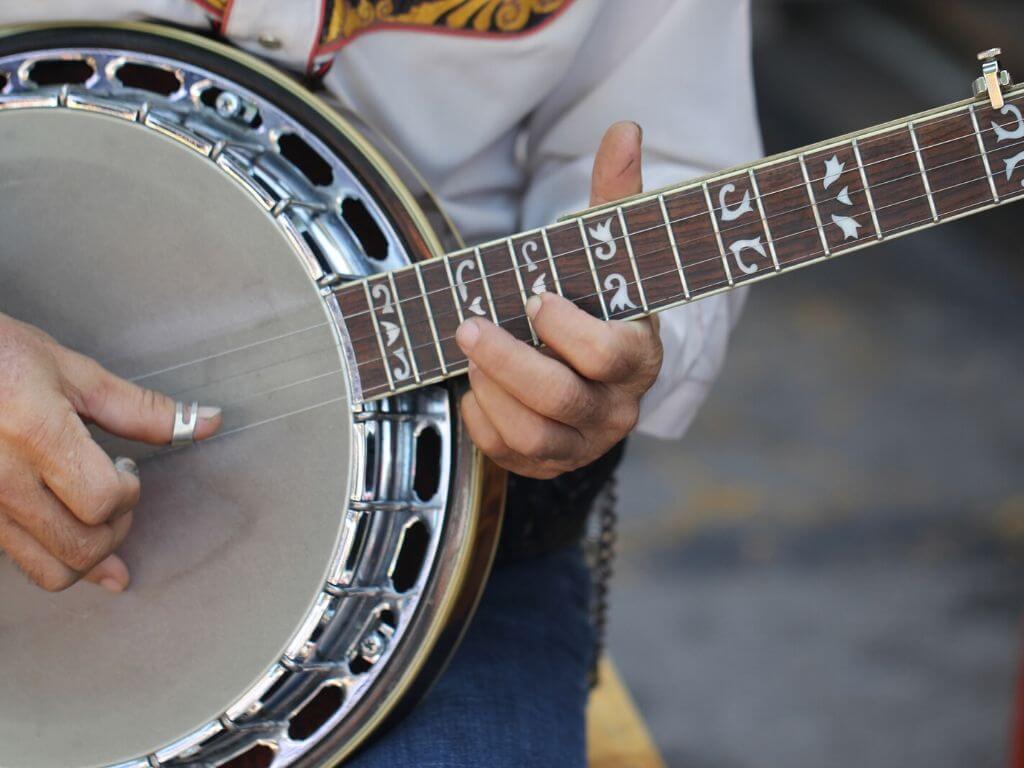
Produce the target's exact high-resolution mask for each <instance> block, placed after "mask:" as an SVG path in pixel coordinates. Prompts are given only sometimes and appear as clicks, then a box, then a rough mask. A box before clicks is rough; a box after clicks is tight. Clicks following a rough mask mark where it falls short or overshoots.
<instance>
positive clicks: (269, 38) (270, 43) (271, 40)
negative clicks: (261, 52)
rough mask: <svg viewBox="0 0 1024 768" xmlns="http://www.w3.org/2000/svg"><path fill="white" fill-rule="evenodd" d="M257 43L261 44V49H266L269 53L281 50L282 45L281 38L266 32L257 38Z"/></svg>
mask: <svg viewBox="0 0 1024 768" xmlns="http://www.w3.org/2000/svg"><path fill="white" fill-rule="evenodd" d="M257 42H258V43H259V44H260V47H261V48H265V49H266V50H268V51H277V50H280V48H281V45H282V43H281V38H280V37H278V36H277V35H271V34H269V33H267V32H264V33H263V34H262V35H260V36H259V37H258V38H257Z"/></svg>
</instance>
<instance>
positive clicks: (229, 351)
mask: <svg viewBox="0 0 1024 768" xmlns="http://www.w3.org/2000/svg"><path fill="white" fill-rule="evenodd" d="M986 130H992V129H986ZM961 138H965V137H961ZM954 140H955V139H954ZM943 143H945V142H943ZM1021 144H1024V142H1015V143H1011V144H1009V145H1007V147H1006V148H1012V147H1015V146H1018V145H1021ZM926 148H927V147H926ZM976 157H981V155H980V154H977V155H971V156H969V157H966V158H960V159H958V160H955V161H952V162H951V163H947V164H946V165H953V164H956V163H960V162H965V161H967V160H970V159H973V158H976ZM877 162H883V161H877ZM869 165H870V164H869ZM941 167H944V166H936V167H934V168H932V169H930V170H932V171H935V170H938V169H939V168H941ZM917 175H919V174H918V173H912V174H908V175H906V176H902V177H898V178H895V179H891V180H889V181H887V182H883V183H882V184H879V185H876V186H875V187H873V188H874V189H877V188H878V187H880V186H883V185H884V184H889V183H895V182H898V181H901V180H904V179H907V178H912V177H914V176H917ZM997 175H998V173H993V174H992V175H991V176H988V175H987V174H986V175H983V176H981V177H978V178H975V179H970V180H968V181H966V182H961V183H960V184H956V185H953V186H952V187H947V188H945V189H938V190H933V191H932V194H933V195H934V194H937V193H940V192H945V191H948V190H950V189H953V188H955V187H957V186H962V185H963V184H969V183H974V182H975V181H979V180H981V179H982V178H994V177H995V176H997ZM800 186H803V185H800ZM792 188H797V187H792ZM792 188H790V189H792ZM782 191H784V190H777V191H775V192H770V193H768V194H769V195H771V194H777V193H778V192H782ZM925 196H926V195H918V196H915V197H912V198H908V199H906V200H900V201H897V202H895V203H891V204H889V205H887V206H882V207H880V208H877V209H875V210H876V211H881V210H884V209H885V208H889V207H893V206H897V205H903V204H905V203H907V202H911V201H913V200H917V199H920V198H922V197H925ZM754 197H755V198H756V199H763V198H764V197H767V195H762V196H760V197H758V196H756V195H755V196H754ZM832 199H834V198H827V199H826V200H824V201H822V202H828V201H830V200H832ZM810 207H812V206H810V205H806V206H801V207H797V208H794V209H791V210H788V211H783V212H781V213H778V214H774V215H773V216H768V217H765V218H766V220H769V221H770V220H771V219H772V218H777V217H780V216H785V215H789V214H791V213H795V212H799V211H801V210H806V209H808V208H810ZM713 210H718V209H717V208H713ZM705 215H707V214H706V212H703V211H702V212H701V213H700V214H696V216H698V217H701V216H705ZM690 218H694V216H687V217H682V218H679V219H674V220H671V221H670V222H669V223H671V224H675V223H678V222H680V221H684V220H686V219H690ZM664 226H665V225H664V224H659V225H658V226H656V227H650V228H648V229H643V230H637V231H636V232H632V233H630V234H629V237H635V236H636V235H639V234H643V233H644V232H648V231H653V230H660V229H663V228H664ZM744 227H745V225H739V226H736V227H727V228H724V229H721V230H720V232H721V234H723V235H725V234H727V233H728V232H730V231H732V230H734V229H740V228H744ZM816 229H817V228H816V227H815V228H811V229H807V230H801V231H800V232H796V233H793V234H791V235H787V236H784V237H782V238H773V242H775V243H778V242H781V241H782V240H785V239H786V238H788V237H797V236H799V235H803V234H806V233H808V232H811V231H814V230H816ZM626 237H627V235H625V234H623V235H620V236H618V237H614V238H612V240H611V242H618V241H620V240H625V238H626ZM710 237H711V236H709V235H704V236H701V237H697V238H692V239H690V240H686V241H677V242H676V247H677V248H680V247H685V246H687V245H689V244H691V243H694V242H699V241H703V240H708V239H710ZM583 250H585V249H575V250H574V251H569V252H567V253H561V254H557V255H555V256H554V257H553V258H554V259H555V260H557V259H558V258H561V257H564V256H570V255H573V254H576V253H580V252H582V251H583ZM668 250H669V249H667V248H658V249H655V250H654V251H649V252H646V253H643V254H638V255H637V257H645V256H653V255H655V254H658V255H662V254H664V253H665V252H667V251H668ZM718 260H720V256H714V257H710V258H708V259H704V260H701V261H696V262H691V263H690V264H687V265H686V266H687V267H697V266H700V265H701V264H706V263H711V262H716V261H718ZM513 269H514V267H513V268H509V269H506V270H500V271H498V272H494V273H492V274H491V275H490V276H489V277H494V276H497V275H500V274H504V273H507V272H511V271H513ZM674 271H675V270H668V271H666V272H662V273H658V274H655V275H647V276H644V277H643V278H642V280H650V279H654V278H657V277H661V276H664V275H667V274H671V273H672V272H674ZM587 274H590V273H589V272H588V271H584V272H578V273H574V274H570V275H559V278H560V280H569V279H572V278H574V277H579V276H581V275H587ZM484 279H485V278H483V277H478V278H471V279H470V280H467V281H464V283H463V284H465V285H469V284H473V283H476V282H481V281H483V280H484ZM636 284H637V281H635V280H632V281H630V280H627V281H626V285H627V286H635V285H636ZM449 290H451V289H450V287H447V286H446V287H445V288H442V289H436V290H434V291H428V292H427V293H426V294H425V295H426V296H429V295H431V294H433V293H446V292H448V291H449ZM516 295H520V294H519V292H518V291H517V292H515V293H510V294H505V295H500V296H496V297H494V301H497V300H499V299H503V298H511V297H513V296H516ZM597 295H598V294H597V292H594V293H591V294H588V295H585V296H580V297H578V299H577V300H580V299H587V298H593V297H595V296H597ZM422 298H423V297H422V296H415V297H412V298H406V299H399V298H398V297H396V303H399V304H402V303H407V302H410V301H422ZM312 306H314V305H312V304H311V305H310V307H312ZM299 311H305V310H299ZM370 311H372V310H364V311H362V312H357V313H353V315H351V316H349V317H358V316H360V315H363V314H368V313H369V312H370ZM455 314H457V312H456V311H454V310H453V311H446V312H439V313H436V316H437V317H439V318H440V317H447V316H452V315H455ZM522 317H525V315H518V316H515V317H512V318H508V319H507V320H506V322H508V321H511V320H516V319H520V318H522ZM328 325H330V322H329V321H323V322H320V323H316V324H313V325H310V326H306V327H304V328H299V329H296V330H293V331H288V332H285V333H282V334H277V335H275V336H272V337H268V338H266V339H262V340H258V341H254V342H250V343H247V344H243V345H240V346H237V347H233V348H231V349H227V350H224V351H222V352H216V353H211V354H208V355H205V356H202V357H199V358H195V359H193V360H188V361H185V362H182V363H178V364H175V365H171V366H167V367H164V368H161V369H157V370H154V371H150V372H147V373H144V374H140V375H137V376H134V377H132V378H131V379H130V381H132V382H136V383H137V382H141V381H145V380H147V379H150V378H153V377H156V376H158V375H162V374H166V373H170V372H173V371H177V370H181V369H185V368H190V367H194V366H198V365H202V364H204V363H208V362H210V361H212V360H214V359H217V358H220V357H224V356H227V355H231V354H235V353H238V352H243V351H246V350H251V349H254V348H256V347H259V346H262V345H266V344H271V343H274V342H277V341H287V340H289V339H292V338H294V337H295V336H297V335H301V334H303V333H307V332H310V331H313V330H316V329H319V328H323V327H325V326H328ZM369 338H373V337H372V336H366V337H360V338H357V339H351V340H350V343H352V344H356V343H358V342H360V341H365V340H367V339H369ZM449 338H450V337H446V338H444V339H439V341H447V340H449ZM432 343H433V342H431V345H432ZM424 346H427V345H419V346H415V347H413V348H412V350H410V351H415V350H416V349H420V348H422V347H424ZM330 348H331V347H328V348H326V349H330ZM379 360H380V357H379V356H378V357H376V358H368V359H365V360H364V361H363V362H362V363H361V364H362V365H366V364H370V363H374V362H378V361H379ZM282 362H288V361H287V360H286V361H280V362H276V363H271V364H269V365H268V366H265V367H270V366H272V365H279V364H281V363H282ZM256 370H259V369H256ZM252 372H254V371H247V372H244V373H252ZM239 375H244V374H239ZM229 378H230V377H229ZM212 383H216V382H208V383H206V384H204V385H202V387H205V386H209V385H210V384H212ZM202 387H197V389H201V388H202ZM174 394H182V392H178V393H173V394H172V395H171V396H174Z"/></svg>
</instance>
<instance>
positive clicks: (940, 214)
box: [334, 88, 1024, 402]
mask: <svg viewBox="0 0 1024 768" xmlns="http://www.w3.org/2000/svg"><path fill="white" fill-rule="evenodd" d="M1022 109H1024V88H1018V89H1016V90H1013V91H1010V92H1008V93H1007V94H1006V105H1005V107H1004V108H1003V109H1002V110H998V111H997V110H994V109H993V108H992V107H991V106H990V105H989V103H988V101H987V100H985V101H983V100H972V101H969V102H962V103H960V104H956V105H953V106H950V107H946V108H943V109H940V110H935V111H932V112H929V113H923V114H921V115H916V116H914V117H912V118H908V119H906V120H903V121H898V122H896V123H890V124H887V125H884V126H880V127H877V128H873V129H869V130H867V131H863V132H861V133H858V134H853V135H849V136H845V137H843V138H841V139H836V140H834V141H830V142H827V143H823V144H818V145H815V146H813V147H807V148H805V149H802V150H799V151H797V152H794V153H790V154H786V155H779V156H776V157H774V158H770V159H768V160H763V161H761V162H759V163H756V164H753V165H750V166H746V167H742V168H736V169H733V170H730V171H726V172H724V173H721V174H718V175H715V176H713V177H709V178H706V179H701V180H698V181H694V182H690V183H687V184H684V185H681V186H678V187H674V188H671V189H665V190H661V191H659V192H652V193H646V194H644V195H641V196H638V197H635V198H631V199H628V200H623V201H620V202H618V203H616V204H611V205H607V206H603V207H600V208H595V209H592V210H589V211H585V212H583V213H582V214H579V215H578V216H574V217H572V218H569V219H566V220H563V221H561V222H559V223H557V224H553V225H551V226H548V227H544V228H542V229H538V230H534V231H530V232H523V233H520V234H518V235H514V236H512V237H509V238H506V239H502V240H496V241H493V242H489V243H484V244H482V245H480V246H478V247H474V248H467V249H465V250H462V251H457V252H455V253H450V254H447V255H445V256H443V257H439V258H435V259H431V260H429V261H425V262H420V263H418V264H414V265H412V266H410V267H406V268H402V269H398V270H395V271H393V272H388V273H383V274H380V275H375V276H373V277H370V278H367V279H365V280H359V281H356V282H352V283H348V284H346V285H344V286H342V287H341V288H338V289H337V290H336V291H335V292H334V295H335V297H336V298H337V302H338V306H339V309H340V311H341V315H342V317H343V319H344V322H345V325H346V328H347V331H348V339H347V342H348V343H349V345H350V348H351V353H352V357H353V358H354V361H355V363H356V367H357V371H358V381H357V388H358V389H359V390H360V391H359V392H357V393H355V394H356V395H357V397H356V401H357V402H358V401H359V400H362V401H370V400H375V399H377V398H380V397H386V396H388V395H391V394H395V393H398V392H402V391H405V390H409V389H414V388H416V387H420V386H423V385H426V384H430V383H433V382H437V381H441V380H443V379H446V378H449V377H451V376H456V375H459V374H461V373H464V372H465V370H466V358H465V356H464V355H463V354H462V352H461V350H460V349H459V347H458V346H457V345H456V343H455V331H456V329H457V328H458V326H459V323H460V322H462V320H463V319H465V318H467V317H473V316H480V317H485V318H487V319H489V320H491V321H492V322H495V323H497V324H499V325H500V326H501V327H503V328H505V329H506V330H508V331H509V332H510V333H512V334H513V335H514V336H515V337H516V338H518V339H521V340H522V341H525V342H527V343H532V344H536V343H537V338H536V336H535V335H534V333H533V330H532V328H531V327H530V323H529V321H528V319H527V317H526V314H525V311H524V308H525V304H526V300H527V299H528V298H529V296H530V294H531V293H540V292H542V291H555V292H557V293H559V294H560V295H562V296H564V297H566V298H568V299H570V300H572V301H573V302H575V303H576V304H577V305H578V306H580V307H582V308H583V309H584V310H586V311H587V312H589V313H590V314H592V315H595V316H597V317H601V318H604V319H616V320H628V319H631V318H636V317H642V316H644V315H646V314H649V313H652V312H657V311H660V310H663V309H668V308H670V307H674V306H676V305H678V304H681V303H685V302H688V301H695V300H697V299H700V298H703V297H705V296H709V295H711V294H714V293H718V292H721V291H725V290H729V289H731V288H733V287H735V286H738V285H743V284H744V283H750V282H754V281H755V280H761V279H764V278H767V277H771V276H773V275H776V274H779V273H780V272H786V271H789V270H792V269H796V268H798V267H802V266H805V265H807V264H811V263H814V262H817V261H822V260H826V259H828V258H830V257H832V256H836V255H838V254H841V253H846V252H848V251H853V250H856V249H859V248H864V247H867V246H870V245H873V244H875V243H878V242H881V241H884V240H889V239H892V238H894V237H899V236H902V235H905V234H908V233H910V232H914V231H916V230H918V229H922V228H925V227H930V226H934V225H936V224H939V223H943V222H947V221H951V220H953V219H956V218H959V217H961V216H965V215H968V214H972V213H977V212H979V211H982V210H985V209H987V208H991V207H993V206H996V205H1001V204H1003V203H1006V202H1010V201H1012V200H1014V199H1019V198H1021V197H1024V114H1022V111H1021V110H1022Z"/></svg>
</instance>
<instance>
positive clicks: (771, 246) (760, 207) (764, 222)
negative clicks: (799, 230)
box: [747, 168, 780, 272]
mask: <svg viewBox="0 0 1024 768" xmlns="http://www.w3.org/2000/svg"><path fill="white" fill-rule="evenodd" d="M747 175H748V176H749V177H750V188H751V189H752V190H753V191H754V199H755V200H756V201H757V212H758V213H759V214H760V215H761V226H762V227H764V234H765V237H767V238H768V252H769V253H770V254H771V255H772V264H773V265H774V266H775V271H776V272H778V271H779V269H780V267H779V257H778V255H777V254H776V253H775V240H774V239H773V238H772V230H771V228H770V227H769V226H768V217H767V216H765V215H764V204H763V203H762V202H761V189H760V187H758V185H757V178H755V175H754V169H753V168H751V169H750V170H748V171H747Z"/></svg>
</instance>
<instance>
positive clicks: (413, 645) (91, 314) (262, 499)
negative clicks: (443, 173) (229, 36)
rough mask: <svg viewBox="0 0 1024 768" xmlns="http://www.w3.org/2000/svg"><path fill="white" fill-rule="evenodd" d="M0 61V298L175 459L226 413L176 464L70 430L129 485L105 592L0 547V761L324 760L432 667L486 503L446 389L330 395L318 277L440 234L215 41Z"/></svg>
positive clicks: (343, 273)
mask: <svg viewBox="0 0 1024 768" xmlns="http://www.w3.org/2000/svg"><path fill="white" fill-rule="evenodd" d="M0 73H2V75H0V77H2V81H0V83H2V85H3V89H2V91H0V144H2V145H3V148H2V149H0V174H2V176H3V178H4V180H5V185H4V190H3V191H0V209H3V212H2V213H0V227H2V229H3V231H4V237H5V247H4V249H3V251H2V253H0V273H2V274H4V275H5V276H8V277H10V278H11V279H6V278H5V280H4V281H3V282H2V283H0V306H2V307H3V308H4V311H5V312H7V313H10V314H11V315H12V316H15V317H18V318H19V319H22V320H25V321H28V322H31V323H33V324H36V325H38V326H39V327H41V328H43V329H45V330H46V331H47V332H49V333H50V334H51V335H53V336H55V337H56V338H58V339H60V340H61V341H62V342H63V343H65V344H68V345H69V346H72V347H74V348H76V349H78V350H79V351H82V352H84V353H86V354H89V355H91V356H93V357H95V358H96V359H98V360H100V361H101V362H103V363H105V364H107V365H108V366H109V367H111V368H112V369H113V370H115V371H117V372H118V373H120V374H121V375H123V376H125V377H127V378H131V379H134V380H136V381H139V382H140V383H141V384H143V385H145V386H148V387H152V388H155V389H160V390H162V391H164V392H167V393H168V394H172V395H173V396H174V397H175V399H179V400H181V401H182V402H180V403H179V405H178V412H177V414H176V417H175V441H174V442H175V445H181V444H191V442H192V433H193V430H194V427H195V423H196V417H197V405H196V402H195V401H196V400H203V401H206V402H216V403H223V404H224V405H225V424H224V428H223V429H222V432H221V437H219V438H217V439H215V440H213V441H211V442H209V443H208V444H207V443H204V444H202V445H198V446H195V447H190V448H188V449H187V450H177V451H172V452H169V453H165V454H158V455H155V456H149V455H145V454H141V455H140V454H138V453H137V451H138V450H139V447H138V446H133V445H131V444H128V443H122V442H111V441H109V438H107V440H106V442H105V441H104V438H103V437H99V436H98V439H99V440H100V442H101V444H102V445H103V446H104V448H106V449H107V450H108V451H109V452H110V453H111V455H112V456H113V455H118V456H127V457H131V458H135V459H136V460H137V461H138V463H139V464H140V466H141V468H142V473H143V477H144V479H145V484H146V493H145V495H146V498H145V499H144V501H143V502H142V504H141V505H140V507H139V510H138V515H137V517H136V526H135V530H134V531H133V535H132V537H131V538H132V541H131V542H130V543H129V544H128V545H127V546H126V548H125V551H124V556H125V558H126V559H127V560H128V562H129V563H130V564H131V566H132V570H133V572H134V573H135V581H134V583H133V587H132V589H131V590H129V592H128V593H126V594H125V595H123V596H121V597H122V598H123V599H108V597H107V596H105V595H102V594H99V591H98V590H91V589H90V588H89V587H88V586H85V587H76V588H74V589H72V590H69V591H68V592H66V593H63V594H58V595H47V594H45V593H42V592H41V591H40V590H38V589H36V588H34V587H31V586H29V585H28V584H27V583H26V581H25V579H24V578H23V577H22V576H21V575H20V574H19V573H17V572H16V570H15V569H14V567H13V565H12V564H11V563H10V562H8V561H4V560H0V657H2V658H3V659H4V661H3V662H2V663H0V672H2V676H3V678H4V684H3V696H0V766H3V768H68V767H69V766H75V768H86V767H88V768H94V767H97V768H98V767H99V766H114V765H116V766H118V768H152V767H153V766H179V765H197V766H198V765H202V766H236V767H242V766H245V767H246V768H252V767H254V766H271V765H272V766H284V765H320V764H323V763H324V762H328V761H336V760H339V759H341V758H342V757H343V756H344V755H345V754H347V753H348V752H349V751H351V749H353V748H354V747H355V746H356V745H358V744H359V743H360V742H361V741H362V740H363V739H364V738H365V737H366V735H367V734H368V733H370V731H371V730H373V729H375V728H377V727H379V726H380V724H381V722H382V721H383V720H384V719H385V717H386V716H388V715H391V714H394V712H395V710H396V704H397V702H398V701H399V700H402V701H403V702H405V703H406V705H408V702H409V701H410V700H411V698H415V695H416V693H417V691H421V690H423V689H424V688H425V686H426V685H427V684H428V682H429V679H430V677H431V675H432V674H434V673H436V671H437V670H438V669H439V668H440V667H441V666H442V665H443V663H444V659H445V651H444V649H446V648H450V647H451V646H452V644H453V643H454V641H455V640H456V639H457V638H458V636H459V635H460V632H461V628H462V625H463V623H464V622H465V620H466V618H467V616H468V614H469V612H470V611H471V609H472V607H473V605H474V604H475V601H476V597H477V595H476V591H477V590H479V588H480V586H481V584H482V582H483V576H482V573H481V571H482V570H484V569H486V567H487V566H488V563H489V559H490V557H491V555H492V553H493V549H494V545H495V542H496V534H497V530H498V518H499V517H500V509H501V494H502V492H503V487H504V486H503V483H502V479H501V475H500V473H498V472H496V471H495V470H494V469H493V468H490V467H487V466H485V465H484V464H483V461H482V459H481V457H480V456H479V455H478V454H477V453H476V452H475V450H474V449H473V448H472V446H471V444H470V442H469V441H468V439H467V438H466V437H465V436H464V435H463V434H462V432H461V430H460V428H459V425H458V422H457V419H456V418H455V416H454V407H455V406H454V402H455V401H454V399H453V398H454V396H455V394H457V390H456V389H454V388H452V387H446V386H434V387H430V388H424V389H422V390H420V391H418V392H415V393H409V394H406V395H401V396H398V397H395V398H392V399H390V400H388V401H386V402H380V403H373V404H366V405H351V404H350V402H349V401H350V400H351V397H350V392H349V389H348V383H347V376H346V366H347V365H348V364H349V360H348V359H347V356H346V353H345V346H344V344H342V343H341V339H340V329H339V327H338V325H337V316H336V312H335V311H334V309H333V308H332V301H331V300H330V295H331V294H330V287H331V286H333V285H337V284H339V283H341V282H342V281H343V280H350V279H352V278H355V277H359V276H363V275H367V274H370V273H372V272H376V271H380V270H382V269H389V268H394V267H398V266H402V265H404V264H407V263H409V261H410V260H415V259H423V258H428V257H431V256H435V255H438V254H440V253H443V248H445V247H451V246H452V245H454V244H455V243H456V242H457V241H456V240H454V236H453V234H452V233H451V232H450V231H448V230H446V229H444V228H435V227H436V222H437V221H441V217H440V216H436V215H434V214H429V215H431V216H433V218H434V219H435V220H436V221H435V222H432V223H428V221H427V216H428V214H427V213H424V212H423V211H424V210H429V206H430V205H431V202H430V200H429V199H428V197H427V196H426V195H425V193H423V191H422V190H420V189H416V188H414V187H412V188H411V187H408V186H406V184H405V183H404V182H403V181H402V179H401V178H400V177H399V176H398V175H397V172H396V171H394V170H392V169H393V168H394V167H396V166H398V167H400V166H401V162H400V160H398V159H396V158H392V159H391V162H390V163H389V162H388V161H387V160H385V159H384V158H383V156H382V155H381V154H380V153H379V152H378V150H376V149H375V148H374V147H373V146H371V145H370V144H369V143H368V141H367V139H366V138H365V137H366V136H367V135H368V132H367V131H366V130H365V128H363V129H360V130H359V131H357V130H356V129H355V128H353V127H352V126H351V124H350V123H349V122H348V121H347V120H346V119H345V118H344V117H342V116H341V115H340V113H339V112H338V111H337V110H336V109H333V108H330V107H328V106H326V105H325V104H323V103H322V102H321V101H320V100H319V99H315V98H313V97H311V96H309V95H308V94H307V93H306V92H305V90H304V89H303V88H302V87H301V86H299V85H298V84H296V83H293V82H292V81H290V80H289V79H287V78H286V77H285V76H283V75H281V74H279V73H277V72H275V71H273V70H272V69H271V68H270V67H268V66H265V65H263V64H261V63H259V62H258V61H256V60H255V59H252V58H251V57H248V56H246V55H244V54H242V53H240V52H238V51H235V50H233V49H230V48H228V47H227V46H224V45H221V44H218V43H215V42H212V41H209V40H206V39H204V38H201V37H199V36H196V35H190V34H185V33H179V32H177V31H174V30H168V29H163V28H160V27H154V26H147V25H121V26H113V27H80V26H66V27H60V26H57V27H43V28H35V29H15V30H9V31H7V33H6V34H5V35H3V36H0ZM385 151H387V150H386V149H385ZM410 178H413V177H412V176H410ZM414 190H415V191H414ZM417 195H418V196H419V198H418V199H416V197H415V196H417ZM57 275H59V276H60V278H61V279H60V280H59V281H54V279H53V278H54V276H57ZM182 361H187V362H186V363H182ZM133 451H135V452H136V453H133ZM40 659H45V661H44V662H42V663H40ZM26 722H28V723H29V724H28V725H26ZM36 724H38V725H36Z"/></svg>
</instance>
